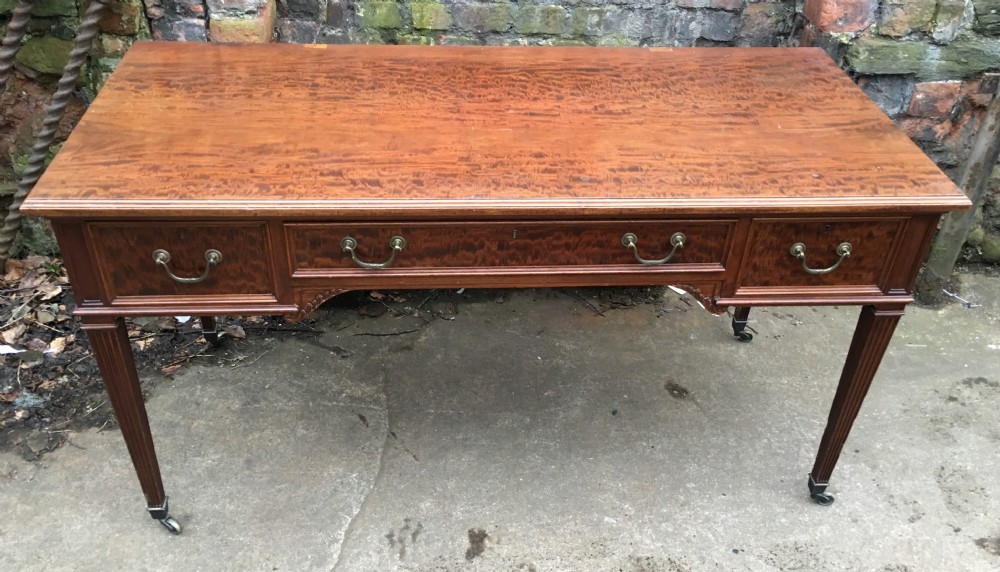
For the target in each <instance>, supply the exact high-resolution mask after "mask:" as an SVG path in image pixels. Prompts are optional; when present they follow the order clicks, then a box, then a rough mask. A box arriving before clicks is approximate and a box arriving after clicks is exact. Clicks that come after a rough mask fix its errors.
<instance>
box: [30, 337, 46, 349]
mask: <svg viewBox="0 0 1000 572" xmlns="http://www.w3.org/2000/svg"><path fill="white" fill-rule="evenodd" d="M48 347H49V344H47V343H45V342H44V341H42V340H40V339H38V338H32V339H31V340H29V341H28V345H27V348H28V349H29V350H32V351H36V352H40V351H43V350H45V349H47V348H48Z"/></svg>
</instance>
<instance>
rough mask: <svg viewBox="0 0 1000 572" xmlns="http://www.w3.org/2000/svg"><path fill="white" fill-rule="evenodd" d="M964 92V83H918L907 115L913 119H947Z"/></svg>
mask: <svg viewBox="0 0 1000 572" xmlns="http://www.w3.org/2000/svg"><path fill="white" fill-rule="evenodd" d="M961 92H962V82H958V81H928V82H924V83H918V84H917V85H916V86H914V88H913V98H912V99H910V108H909V109H908V110H907V111H906V113H907V114H909V115H911V116H913V117H927V118H930V119H947V118H948V117H949V116H950V115H951V110H952V108H954V107H955V104H956V103H958V98H959V96H960V95H961Z"/></svg>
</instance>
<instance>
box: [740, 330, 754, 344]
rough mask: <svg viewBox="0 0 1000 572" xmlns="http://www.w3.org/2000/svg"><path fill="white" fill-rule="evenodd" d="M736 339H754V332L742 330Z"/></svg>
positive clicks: (746, 340) (747, 340) (743, 340)
mask: <svg viewBox="0 0 1000 572" xmlns="http://www.w3.org/2000/svg"><path fill="white" fill-rule="evenodd" d="M736 339H738V340H739V341H741V342H749V341H750V340H752V339H753V334H751V333H750V332H740V333H738V334H736Z"/></svg>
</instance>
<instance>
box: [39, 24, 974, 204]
mask: <svg viewBox="0 0 1000 572" xmlns="http://www.w3.org/2000/svg"><path fill="white" fill-rule="evenodd" d="M967 206H968V201H967V199H966V198H965V196H964V195H963V194H962V193H961V192H960V191H959V190H958V189H957V188H956V187H955V186H954V185H953V184H952V182H951V181H950V180H949V179H948V178H947V177H946V176H945V175H944V174H942V173H941V171H939V170H938V168H937V167H936V166H935V165H934V164H933V163H932V162H931V161H930V160H929V159H928V158H927V157H925V156H924V154H923V153H922V152H921V151H920V150H919V149H918V148H917V147H916V146H914V144H913V143H912V142H911V141H910V140H909V139H908V138H907V137H906V136H905V135H904V134H903V133H901V132H899V131H898V130H896V129H895V128H894V127H893V125H892V122H891V121H890V120H889V119H888V118H887V117H885V115H883V114H882V113H881V111H879V110H878V108H877V107H876V106H875V105H874V104H872V103H871V102H870V101H869V100H868V98H867V97H865V95H864V94H863V93H862V92H861V91H860V90H859V89H858V88H857V87H856V86H855V85H854V84H853V83H852V82H851V81H850V79H849V78H848V77H847V76H846V75H845V74H844V73H843V72H842V71H841V70H840V69H839V68H838V67H837V66H836V65H835V64H834V63H833V62H832V61H831V60H830V58H829V57H828V56H827V55H826V54H825V53H824V52H822V51H821V50H818V49H809V48H799V49H781V48H777V49H775V48H680V49H671V48H548V47H540V48H535V47H502V48H501V47H402V46H325V45H318V46H308V45H273V44H272V45H215V44H206V43H158V42H141V43H137V44H136V45H134V46H133V47H132V48H131V50H129V52H128V54H127V55H126V57H125V58H124V60H123V61H122V62H121V64H120V65H119V67H118V69H117V71H115V73H114V74H113V75H112V77H111V79H110V80H109V81H108V82H107V84H106V85H105V86H104V88H103V89H102V91H101V92H100V95H99V96H98V98H97V99H96V100H95V101H94V103H93V104H92V105H91V106H90V108H89V110H88V111H87V113H86V114H85V115H84V117H83V118H82V119H81V120H80V123H79V125H78V126H77V127H76V129H75V131H74V132H73V134H72V135H71V136H70V138H69V139H68V140H67V142H66V144H65V146H64V147H63V148H62V150H61V152H60V153H59V154H58V156H57V157H56V159H55V161H53V163H52V165H51V166H50V167H49V168H48V170H47V172H46V173H45V175H44V176H43V177H42V179H41V181H40V182H39V183H38V185H37V186H36V188H35V189H34V191H33V192H32V193H31V195H30V196H29V198H28V200H27V202H26V203H25V205H24V208H23V210H24V211H25V212H27V213H29V214H34V215H42V216H50V217H54V218H59V217H79V216H81V215H87V216H104V217H181V216H202V217H207V216H222V217H233V216H246V215H247V213H248V212H252V213H253V214H254V215H289V216H306V215H308V216H334V217H363V218H386V217H412V218H430V217H445V218H449V217H457V216H468V215H469V214H475V215H476V216H482V217H487V218H488V217H503V216H554V215H564V214H567V212H569V213H572V214H574V215H576V216H615V215H616V214H617V215H618V216H624V215H625V214H626V213H627V214H629V215H636V214H657V213H660V214H662V213H671V214H678V213H686V214H711V213H715V212H717V211H718V209H719V208H721V207H725V208H728V209H730V210H733V209H736V210H737V211H740V212H744V211H745V212H763V211H767V212H770V213H775V212H783V211H789V212H791V211H795V212H824V211H825V212H832V211H845V210H846V211H849V212H895V211H899V210H900V209H902V210H905V211H906V212H943V211H946V210H953V209H958V208H966V207H967ZM893 209H894V210H895V211H893Z"/></svg>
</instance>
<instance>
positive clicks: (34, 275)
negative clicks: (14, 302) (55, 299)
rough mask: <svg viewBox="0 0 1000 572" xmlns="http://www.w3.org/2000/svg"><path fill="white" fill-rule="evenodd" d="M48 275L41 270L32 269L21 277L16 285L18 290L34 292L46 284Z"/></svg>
mask: <svg viewBox="0 0 1000 572" xmlns="http://www.w3.org/2000/svg"><path fill="white" fill-rule="evenodd" d="M48 279H49V277H48V275H47V274H46V273H45V270H43V269H41V268H32V269H31V270H28V272H27V273H25V275H24V276H22V277H21V280H20V282H18V283H17V288H18V290H34V289H36V288H38V287H39V286H40V285H42V284H44V283H45V282H48Z"/></svg>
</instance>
